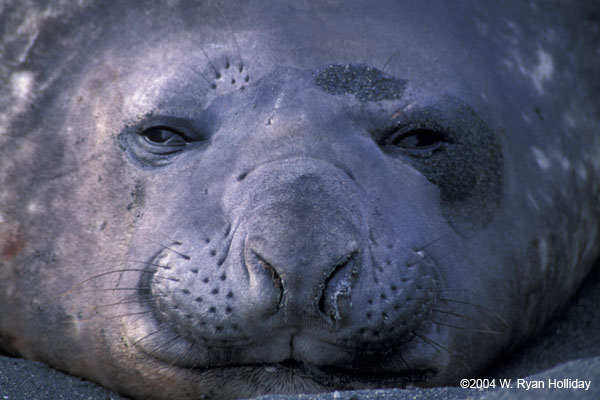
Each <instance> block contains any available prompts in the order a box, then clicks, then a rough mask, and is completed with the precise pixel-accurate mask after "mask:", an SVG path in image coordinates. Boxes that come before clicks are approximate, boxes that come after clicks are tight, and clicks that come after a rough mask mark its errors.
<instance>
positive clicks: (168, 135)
mask: <svg viewBox="0 0 600 400" xmlns="http://www.w3.org/2000/svg"><path fill="white" fill-rule="evenodd" d="M144 136H145V137H146V139H147V140H148V141H150V142H154V143H166V142H167V141H168V140H169V139H172V138H173V136H175V133H173V132H171V131H168V130H166V129H163V128H151V129H148V130H147V131H145V132H144Z"/></svg>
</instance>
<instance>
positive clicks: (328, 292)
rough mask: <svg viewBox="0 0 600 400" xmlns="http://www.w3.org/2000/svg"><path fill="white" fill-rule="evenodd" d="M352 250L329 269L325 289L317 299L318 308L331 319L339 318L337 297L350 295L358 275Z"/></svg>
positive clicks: (336, 319) (355, 251) (354, 251)
mask: <svg viewBox="0 0 600 400" xmlns="http://www.w3.org/2000/svg"><path fill="white" fill-rule="evenodd" d="M357 253H358V251H357V250H353V251H352V252H350V253H349V254H348V255H347V256H346V257H344V258H342V259H341V260H340V261H339V262H338V263H337V264H335V266H334V267H333V269H332V270H331V273H330V274H329V276H328V277H327V279H326V280H325V285H324V286H325V289H324V290H323V293H322V295H321V298H320V299H319V310H320V311H321V313H322V314H323V315H325V316H326V317H328V318H329V319H331V320H332V321H334V322H335V321H339V320H341V318H342V316H341V312H340V302H339V297H350V296H351V295H352V286H353V285H354V281H355V279H356V276H357V275H358V263H357V260H356V257H355V255H356V254H357Z"/></svg>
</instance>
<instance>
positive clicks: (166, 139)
mask: <svg viewBox="0 0 600 400" xmlns="http://www.w3.org/2000/svg"><path fill="white" fill-rule="evenodd" d="M142 136H143V137H144V139H145V140H146V142H148V143H150V144H152V145H158V146H174V147H183V146H185V145H186V144H187V140H186V139H185V138H184V137H183V136H182V135H181V134H180V133H179V132H177V131H175V130H173V129H170V128H167V127H163V126H156V127H152V128H148V129H146V130H145V131H143V132H142Z"/></svg>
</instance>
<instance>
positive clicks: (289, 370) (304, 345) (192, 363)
mask: <svg viewBox="0 0 600 400" xmlns="http://www.w3.org/2000/svg"><path fill="white" fill-rule="evenodd" d="M132 339H133V337H131V338H130V342H131V343H132V344H133V345H134V346H133V347H134V348H137V349H138V350H140V351H141V353H142V354H143V355H144V356H145V357H144V358H146V359H150V360H151V362H152V363H156V362H158V363H159V364H160V365H162V366H164V368H167V369H172V370H176V371H177V372H178V373H183V374H184V375H186V376H190V377H194V376H198V377H202V376H204V375H205V374H213V373H215V371H220V373H223V374H232V375H236V376H238V377H241V378H242V379H243V378H244V377H247V378H248V380H252V381H256V382H260V386H261V387H260V388H259V389H258V390H260V391H261V393H273V392H277V393H302V392H304V393H309V392H322V391H327V390H340V389H346V390H351V389H372V388H382V387H390V388H391V387H396V388H402V387H406V386H408V385H427V382H429V381H430V380H432V379H433V378H434V377H435V376H436V375H437V374H438V369H437V368H436V367H435V366H414V365H413V366H409V365H408V364H407V363H406V362H405V361H404V360H403V359H402V357H400V359H401V361H400V362H391V363H385V365H382V364H381V352H380V351H373V350H369V349H362V348H355V347H344V346H340V345H338V344H335V343H328V342H325V341H324V340H322V339H321V338H315V337H311V336H310V335H308V334H304V333H302V332H300V333H294V331H291V330H290V331H288V332H285V333H280V334H273V335H272V336H270V337H269V338H268V340H267V341H265V342H264V343H262V344H261V343H252V344H251V343H229V344H227V345H225V344H222V343H210V344H207V345H206V346H205V347H199V346H197V345H195V344H193V343H191V342H189V341H187V340H186V339H185V338H183V337H181V336H179V335H178V334H177V333H175V332H173V331H170V330H169V329H167V328H164V327H163V328H158V329H156V330H155V331H154V333H153V334H150V335H148V334H146V335H144V336H142V337H141V338H137V339H136V340H132ZM405 347H406V355H407V357H410V354H411V353H412V350H411V346H409V345H408V346H405ZM413 350H414V349H413Z"/></svg>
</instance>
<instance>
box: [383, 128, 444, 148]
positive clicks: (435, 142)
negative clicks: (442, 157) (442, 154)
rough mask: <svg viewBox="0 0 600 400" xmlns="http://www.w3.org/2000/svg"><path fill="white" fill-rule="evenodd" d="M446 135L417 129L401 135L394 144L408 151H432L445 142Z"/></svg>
mask: <svg viewBox="0 0 600 400" xmlns="http://www.w3.org/2000/svg"><path fill="white" fill-rule="evenodd" d="M444 141H445V140H444V135H442V134H441V133H439V132H436V131H432V130H430V129H416V130H413V131H410V132H408V133H406V134H404V135H401V136H399V137H397V138H396V139H394V140H393V141H392V144H393V145H395V146H399V147H404V148H408V149H423V150H425V149H426V150H431V149H435V148H437V147H438V146H439V145H440V143H441V142H444Z"/></svg>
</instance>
